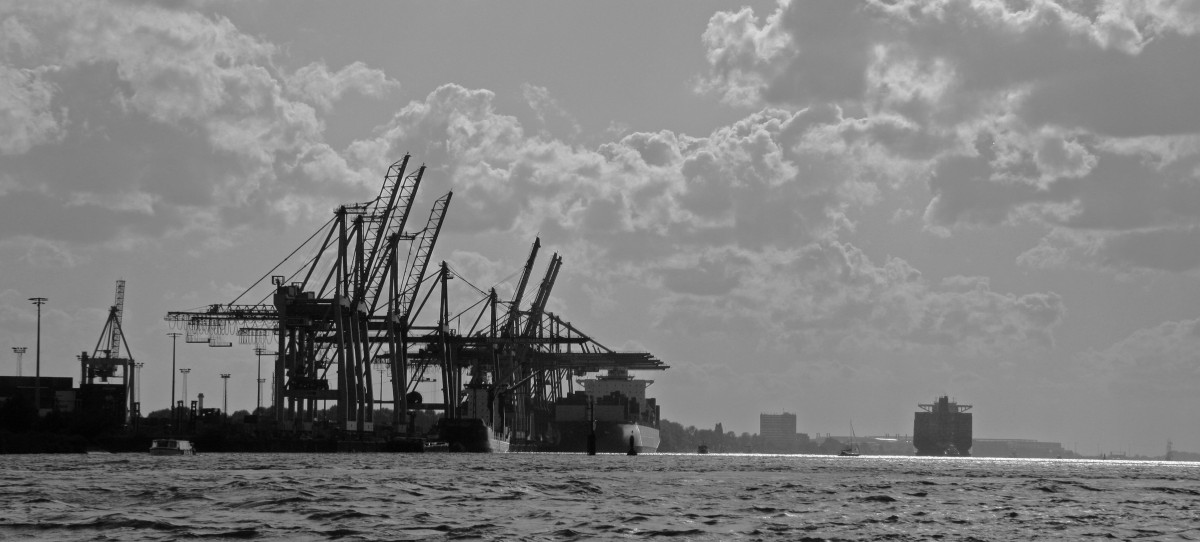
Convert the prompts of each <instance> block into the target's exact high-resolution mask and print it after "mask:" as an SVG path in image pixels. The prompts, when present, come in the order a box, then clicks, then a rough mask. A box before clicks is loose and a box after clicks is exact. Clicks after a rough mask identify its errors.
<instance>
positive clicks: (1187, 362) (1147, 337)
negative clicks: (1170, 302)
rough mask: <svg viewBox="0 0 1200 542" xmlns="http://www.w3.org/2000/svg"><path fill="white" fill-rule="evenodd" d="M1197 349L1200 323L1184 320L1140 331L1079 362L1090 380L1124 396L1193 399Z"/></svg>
mask: <svg viewBox="0 0 1200 542" xmlns="http://www.w3.org/2000/svg"><path fill="white" fill-rule="evenodd" d="M1198 350H1200V320H1182V321H1173V322H1163V323H1162V324H1159V325H1158V326H1155V327H1152V328H1147V329H1140V330H1137V331H1135V332H1133V333H1132V334H1130V335H1129V336H1128V337H1125V338H1124V339H1122V340H1120V341H1118V342H1116V343H1114V344H1113V345H1112V346H1110V347H1108V348H1106V349H1104V350H1094V351H1089V352H1085V353H1083V354H1081V355H1080V356H1079V357H1078V358H1077V360H1076V362H1077V364H1078V366H1079V369H1080V370H1081V371H1083V372H1084V373H1085V374H1087V375H1088V378H1089V380H1090V381H1092V382H1095V383H1096V384H1097V385H1100V386H1104V387H1106V388H1107V389H1109V390H1110V391H1113V392H1116V393H1119V394H1121V395H1126V394H1130V395H1134V396H1142V397H1147V396H1156V395H1160V394H1167V395H1168V396H1170V397H1174V398H1182V397H1185V396H1186V397H1189V398H1190V397H1191V396H1192V395H1193V393H1192V392H1193V391H1194V390H1195V388H1196V385H1197V384H1200V370H1197V367H1200V366H1198V365H1197V362H1196V361H1197V360H1196V352H1197V351H1198Z"/></svg>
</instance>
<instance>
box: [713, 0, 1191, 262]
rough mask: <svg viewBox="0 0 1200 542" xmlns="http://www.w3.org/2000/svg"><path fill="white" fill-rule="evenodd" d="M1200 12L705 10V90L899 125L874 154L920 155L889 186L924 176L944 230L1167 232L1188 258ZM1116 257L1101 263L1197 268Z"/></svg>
mask: <svg viewBox="0 0 1200 542" xmlns="http://www.w3.org/2000/svg"><path fill="white" fill-rule="evenodd" d="M1198 13H1200V7H1198V4H1197V3H1196V2H1194V1H1186V0H1185V1H1171V0H1163V1H1154V2H1130V1H1118V0H1113V1H1106V2H1098V3H1077V2H1052V1H1048V0H1037V1H1032V2H1016V3H1014V2H994V1H991V0H943V1H937V2H927V1H915V0H914V1H907V0H905V1H899V2H894V1H889V2H882V1H876V0H863V1H858V2H840V1H834V0H810V1H795V2H787V3H781V4H780V6H779V7H778V8H777V9H776V10H775V11H774V12H772V13H770V14H768V15H767V16H766V17H762V18H759V17H756V16H755V14H754V13H753V12H752V11H751V10H750V9H748V8H743V9H742V10H740V11H737V12H730V13H721V14H718V15H715V16H714V17H713V18H712V19H711V20H710V22H709V26H708V28H707V30H706V32H705V34H704V38H703V43H704V45H705V47H706V49H707V51H708V61H709V69H708V73H707V74H706V76H705V77H704V79H703V82H702V84H701V86H700V88H701V90H702V91H706V92H712V93H715V94H716V95H718V96H720V97H721V98H722V99H723V100H724V101H726V102H728V103H732V104H738V105H751V106H759V107H761V106H775V107H785V108H805V107H806V108H813V107H821V106H823V104H836V105H837V106H838V107H839V108H840V109H841V111H843V116H844V117H846V118H848V119H854V120H855V121H857V122H859V123H863V124H870V125H874V126H878V127H887V128H889V129H890V130H891V132H890V133H891V134H903V136H902V137H901V138H900V139H899V140H897V139H895V138H894V137H888V136H887V135H883V134H882V133H878V132H877V135H875V137H874V139H873V140H872V145H870V146H869V147H864V148H869V149H871V150H872V151H873V152H874V154H875V155H876V156H877V157H878V158H877V160H878V161H879V162H883V161H885V160H886V159H887V158H897V157H903V158H905V159H907V161H905V162H903V163H904V164H905V165H906V166H908V167H907V168H905V169H895V170H893V171H895V172H898V173H892V174H891V175H888V176H890V177H891V178H892V180H891V182H892V184H894V185H900V184H902V183H904V182H911V181H914V180H917V181H925V182H927V183H928V190H929V202H928V205H927V206H926V210H925V215H924V216H925V221H926V225H927V229H928V230H929V231H931V232H934V233H937V234H940V235H952V234H953V231H954V228H958V227H963V226H967V227H972V226H993V225H999V224H1012V223H1016V222H1022V221H1033V222H1039V223H1045V224H1048V225H1049V226H1051V227H1064V228H1070V229H1080V230H1082V229H1087V230H1089V231H1092V232H1099V233H1100V234H1101V235H1102V236H1112V237H1113V238H1112V239H1111V242H1110V243H1108V246H1118V245H1121V244H1122V239H1125V238H1132V237H1140V238H1142V239H1148V237H1146V235H1148V232H1154V233H1153V234H1152V235H1153V236H1154V238H1155V240H1156V242H1158V243H1162V245H1161V246H1163V247H1164V248H1163V249H1162V252H1164V253H1170V252H1184V251H1186V250H1188V249H1189V248H1190V244H1189V243H1188V241H1187V240H1186V238H1185V237H1184V236H1179V235H1173V234H1172V233H1171V232H1177V231H1188V230H1190V229H1191V228H1195V227H1198V226H1200V212H1198V211H1197V210H1198V209H1200V205H1196V200H1195V197H1194V191H1195V188H1194V187H1195V186H1197V185H1198V184H1200V175H1198V172H1200V167H1197V161H1198V157H1200V151H1198V149H1197V147H1196V145H1195V141H1196V138H1197V135H1198V134H1200V116H1198V115H1200V109H1197V108H1196V107H1193V106H1192V104H1191V101H1193V97H1194V96H1195V95H1196V94H1197V92H1200V75H1198V74H1197V72H1196V70H1195V69H1194V68H1193V64H1194V59H1195V57H1196V55H1197V54H1198V53H1200V36H1198V35H1197V29H1200V25H1198V23H1197V21H1200V16H1198ZM845 135H846V134H845V133H842V134H839V136H840V137H839V138H838V139H841V140H845ZM914 151H916V152H914ZM922 168H923V169H922ZM885 171H886V170H885ZM885 175H887V174H886V173H885ZM1135 230H1136V231H1135ZM1043 252H1044V251H1043ZM1121 252H1122V255H1121V256H1117V255H1114V257H1113V258H1111V259H1105V260H1102V261H1101V263H1100V264H1099V265H1101V266H1104V265H1108V263H1111V264H1112V265H1113V267H1112V268H1113V269H1118V268H1120V267H1121V266H1122V265H1125V263H1126V262H1128V263H1129V264H1131V265H1133V266H1135V267H1136V266H1141V267H1145V268H1156V269H1168V268H1169V269H1180V266H1181V265H1184V266H1186V265H1190V264H1187V263H1186V262H1184V261H1182V260H1179V259H1176V260H1177V261H1174V262H1166V261H1163V257H1162V256H1159V255H1156V254H1151V253H1150V252H1151V251H1145V250H1143V251H1142V252H1141V253H1138V252H1137V251H1133V250H1122V251H1121ZM1060 256H1068V257H1069V255H1067V254H1065V253H1061V254H1060ZM1054 260H1055V259H1053V258H1051V259H1043V260H1042V263H1043V264H1046V263H1048V262H1050V261H1054ZM1105 262H1108V263H1105ZM1188 268H1189V269H1190V268H1191V267H1188Z"/></svg>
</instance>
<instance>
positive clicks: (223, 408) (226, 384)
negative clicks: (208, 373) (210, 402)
mask: <svg viewBox="0 0 1200 542" xmlns="http://www.w3.org/2000/svg"><path fill="white" fill-rule="evenodd" d="M221 380H223V381H224V382H222V384H223V385H224V387H225V397H224V402H223V403H222V404H221V412H222V413H223V414H225V415H226V416H228V415H229V373H221Z"/></svg>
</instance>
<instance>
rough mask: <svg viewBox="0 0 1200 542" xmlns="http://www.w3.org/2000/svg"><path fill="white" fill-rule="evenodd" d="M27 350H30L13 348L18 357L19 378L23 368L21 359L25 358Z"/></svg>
mask: <svg viewBox="0 0 1200 542" xmlns="http://www.w3.org/2000/svg"><path fill="white" fill-rule="evenodd" d="M26 350H29V349H28V348H25V347H24V346H14V347H13V353H15V354H16V355H17V376H21V366H22V363H21V358H23V357H25V351H26Z"/></svg>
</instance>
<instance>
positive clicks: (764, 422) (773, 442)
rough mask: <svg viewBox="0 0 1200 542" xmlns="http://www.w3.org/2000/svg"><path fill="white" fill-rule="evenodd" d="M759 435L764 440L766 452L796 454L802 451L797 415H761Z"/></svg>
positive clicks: (785, 413)
mask: <svg viewBox="0 0 1200 542" xmlns="http://www.w3.org/2000/svg"><path fill="white" fill-rule="evenodd" d="M758 434H759V436H760V437H761V438H762V443H763V450H762V451H764V452H783V453H788V452H790V453H795V452H797V451H799V449H800V438H799V435H798V434H796V415H795V414H791V413H788V412H784V413H782V414H759V415H758Z"/></svg>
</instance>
